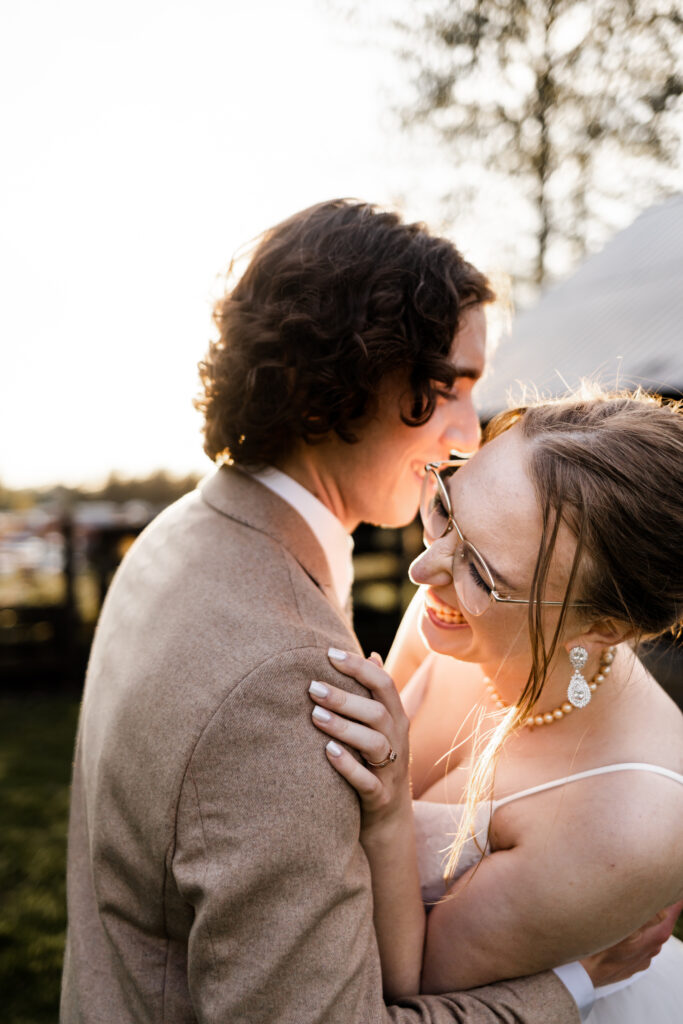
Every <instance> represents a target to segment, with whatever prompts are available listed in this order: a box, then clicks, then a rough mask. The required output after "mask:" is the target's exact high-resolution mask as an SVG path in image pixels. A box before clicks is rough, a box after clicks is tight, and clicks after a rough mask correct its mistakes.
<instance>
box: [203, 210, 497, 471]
mask: <svg viewBox="0 0 683 1024" xmlns="http://www.w3.org/2000/svg"><path fill="white" fill-rule="evenodd" d="M493 298H494V295H493V292H492V291H491V289H490V287H489V284H488V282H487V280H486V278H485V277H484V275H483V274H481V273H480V272H479V271H478V270H476V269H475V268H474V267H473V266H471V265H470V264H469V263H467V262H466V261H465V260H464V259H463V258H462V256H461V255H460V253H459V252H458V250H457V249H456V248H455V246H454V245H453V244H452V243H451V242H449V241H447V240H446V239H444V238H437V237H434V236H432V235H430V234H429V232H428V230H427V228H426V227H425V226H424V225H423V224H403V223H402V222H401V220H400V217H399V216H398V215H397V214H396V213H390V212H386V211H383V210H380V209H378V208H377V207H375V206H372V205H370V204H368V203H363V202H358V201H355V200H348V199H335V200H332V201H330V202H325V203H320V204H318V205H316V206H312V207H310V208H309V209H307V210H303V211H301V212H300V213H297V214H295V215H294V216H293V217H290V218H289V219H288V220H286V221H283V222H282V223H281V224H278V225H277V226H276V227H274V228H271V229H270V230H269V231H266V232H265V234H264V235H263V236H262V238H261V240H260V242H259V244H258V246H257V247H256V249H255V251H254V253H253V256H252V257H251V260H250V263H249V266H248V267H247V269H246V271H245V272H244V274H243V276H242V277H241V278H240V280H239V281H238V282H237V284H236V285H235V287H234V288H233V289H232V291H231V292H229V293H228V294H226V295H224V296H223V297H222V298H221V299H220V300H219V301H218V302H217V303H216V306H215V308H214V321H215V323H216V326H217V327H218V330H219V337H218V339H217V340H216V341H213V342H211V344H210V346H209V350H208V353H207V355H206V357H205V359H204V360H203V361H202V362H201V363H200V364H199V372H200V377H201V383H202V386H203V393H202V394H201V395H200V396H199V397H198V398H197V399H196V400H195V406H196V407H197V408H198V409H199V410H200V411H201V412H203V414H204V418H205V422H204V439H205V440H204V450H205V451H206V453H207V455H209V456H210V457H211V458H212V459H215V458H217V457H218V456H222V457H223V458H226V459H229V460H231V461H234V462H239V463H246V464H253V465H259V464H266V463H270V464H277V462H278V459H279V458H281V457H282V456H285V455H287V454H289V452H291V450H292V448H293V446H294V444H295V443H296V442H297V441H298V440H299V439H303V440H304V441H306V442H309V443H311V442H314V441H315V440H316V439H320V438H322V437H324V436H325V435H326V434H329V433H330V432H331V431H335V432H336V433H337V434H338V436H339V437H340V438H342V440H344V441H346V442H349V443H353V442H355V441H356V440H357V439H358V438H357V435H356V432H355V427H357V426H358V421H359V420H360V418H361V417H363V416H365V415H366V414H368V413H371V412H372V411H373V408H374V403H375V400H376V397H377V394H378V391H379V387H380V382H381V381H382V379H383V378H386V377H387V376H389V375H396V374H397V373H398V374H401V375H403V377H404V379H405V380H406V382H407V384H408V386H409V389H410V395H411V402H410V406H411V407H410V412H409V413H404V414H402V418H403V420H404V422H405V423H407V424H410V425H411V426H419V425H420V424H422V423H425V422H426V421H427V420H428V419H429V417H430V416H431V415H432V413H433V411H434V407H435V403H436V399H437V396H438V394H439V392H441V391H442V390H443V389H449V388H451V387H452V385H453V381H454V377H455V373H454V369H453V366H452V364H451V362H450V361H449V359H448V356H449V353H450V350H451V347H452V344H453V337H454V335H455V333H456V331H457V330H458V328H459V326H460V322H461V317H462V314H463V311H464V310H465V309H467V308H468V307H470V306H473V305H476V304H479V303H484V302H490V301H491V300H492V299H493Z"/></svg>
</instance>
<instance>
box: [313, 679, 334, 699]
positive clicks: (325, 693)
mask: <svg viewBox="0 0 683 1024" xmlns="http://www.w3.org/2000/svg"><path fill="white" fill-rule="evenodd" d="M308 692H309V693H312V694H313V696H314V697H329V695H330V691H329V690H328V689H327V687H326V686H325V684H324V683H318V682H316V680H315V679H314V680H313V682H312V683H311V685H310V686H309V687H308Z"/></svg>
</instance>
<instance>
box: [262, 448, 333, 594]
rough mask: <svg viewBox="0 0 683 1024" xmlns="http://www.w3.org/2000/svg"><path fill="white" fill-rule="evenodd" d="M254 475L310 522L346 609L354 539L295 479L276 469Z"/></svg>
mask: <svg viewBox="0 0 683 1024" xmlns="http://www.w3.org/2000/svg"><path fill="white" fill-rule="evenodd" d="M252 476H253V477H254V479H255V480H258V481H259V482H260V483H262V484H263V485H264V486H265V487H267V488H268V490H270V491H273V492H274V493H275V494H278V495H279V496H280V497H281V498H282V499H283V500H284V501H286V502H287V504H288V505H291V506H292V508H293V509H295V511H297V512H298V513H299V515H300V516H301V518H302V519H305V521H306V522H307V523H308V525H309V526H310V528H311V530H312V531H313V533H314V534H315V536H316V538H317V540H318V542H319V544H320V547H321V548H322V549H323V551H324V552H325V557H326V558H327V564H328V565H329V567H330V574H331V576H332V586H333V587H334V592H335V594H336V596H337V600H338V601H339V604H340V605H341V607H342V608H346V607H347V602H348V600H349V597H350V594H351V584H352V583H353V559H352V555H353V537H350V536H349V534H348V533H347V532H346V530H345V529H344V527H343V526H342V524H341V523H340V521H339V520H338V519H337V517H336V516H335V514H334V513H333V512H330V510H329V508H327V506H326V505H323V503H322V501H320V499H319V498H316V496H315V495H314V494H311V492H310V491H308V490H306V488H305V487H303V486H302V485H301V484H300V483H297V481H296V480H293V479H292V477H291V476H287V474H286V473H283V472H282V471H281V470H279V469H275V467H273V466H268V467H266V469H262V470H260V471H259V472H256V473H252Z"/></svg>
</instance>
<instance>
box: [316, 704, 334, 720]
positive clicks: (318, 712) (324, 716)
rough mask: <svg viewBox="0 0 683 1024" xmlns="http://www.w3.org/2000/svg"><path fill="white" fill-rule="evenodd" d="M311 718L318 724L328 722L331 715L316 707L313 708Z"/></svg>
mask: <svg viewBox="0 0 683 1024" xmlns="http://www.w3.org/2000/svg"><path fill="white" fill-rule="evenodd" d="M313 717H314V718H317V719H318V721H319V722H329V721H330V720H331V718H332V715H331V714H330V713H329V711H325V708H319V707H317V706H316V707H314V708H313Z"/></svg>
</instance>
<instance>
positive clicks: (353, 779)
mask: <svg viewBox="0 0 683 1024" xmlns="http://www.w3.org/2000/svg"><path fill="white" fill-rule="evenodd" d="M328 655H329V658H330V661H331V662H332V664H333V665H334V667H335V668H336V669H338V670H339V671H340V672H343V673H344V674H345V675H348V676H352V677H353V678H354V679H357V680H358V682H359V683H362V684H363V686H365V687H367V689H368V690H369V691H370V692H371V694H372V697H359V696H358V695H357V694H354V693H347V692H346V690H340V689H339V688H338V687H336V686H331V685H330V684H329V683H321V682H317V681H314V682H312V683H311V685H310V687H309V691H308V692H309V694H310V696H311V699H312V700H314V701H315V703H316V705H317V706H316V707H315V708H314V709H313V722H314V723H315V725H316V726H317V727H318V729H320V730H321V731H322V732H325V733H327V735H328V736H331V737H333V738H332V740H331V741H330V742H329V743H328V744H327V746H326V752H327V757H328V760H329V762H330V764H331V765H332V766H333V767H334V768H335V769H336V770H337V771H338V772H339V774H340V775H343V777H344V778H345V779H346V780H347V782H349V783H350V784H351V785H352V786H353V788H354V789H355V790H356V791H357V793H358V795H359V796H360V800H361V806H362V810H363V829H364V830H365V831H367V830H368V829H372V827H373V826H374V825H377V824H379V823H380V822H381V823H383V824H384V823H386V822H387V821H389V820H391V819H392V818H394V817H396V816H400V815H401V814H402V813H405V811H406V808H407V807H409V806H410V779H409V772H408V768H409V763H410V748H409V742H408V725H409V722H408V718H407V716H406V714H405V712H404V710H403V705H402V704H401V699H400V697H399V695H398V692H397V690H396V687H395V686H394V683H393V680H392V678H391V676H389V675H388V674H387V673H386V672H385V671H384V669H383V668H382V659H381V658H380V656H379V655H378V654H372V655H371V656H370V658H362V657H361V656H360V655H358V654H351V653H347V652H344V651H336V650H335V649H334V648H330V650H329V651H328ZM335 740H341V741H343V742H344V743H345V744H346V745H347V746H349V747H352V748H353V749H354V750H357V751H358V752H359V753H360V754H361V755H362V757H363V759H364V761H365V764H359V763H358V761H357V760H356V758H355V757H353V756H352V755H351V754H350V753H349V752H348V751H346V750H344V748H343V747H342V746H340V745H339V744H338V743H336V742H335ZM394 754H395V755H396V756H395V758H394V756H393V755H394ZM388 758H392V760H390V761H389V763H387V764H385V765H384V766H383V767H374V768H373V767H372V763H373V762H374V764H375V765H379V764H381V763H382V762H384V761H387V759H388Z"/></svg>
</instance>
